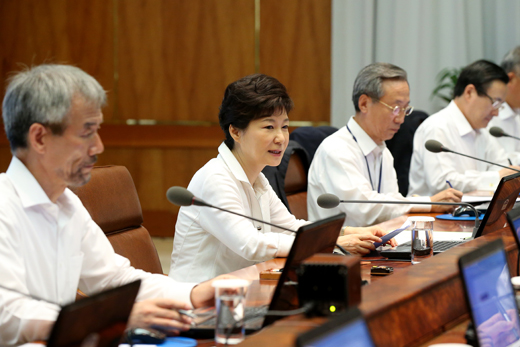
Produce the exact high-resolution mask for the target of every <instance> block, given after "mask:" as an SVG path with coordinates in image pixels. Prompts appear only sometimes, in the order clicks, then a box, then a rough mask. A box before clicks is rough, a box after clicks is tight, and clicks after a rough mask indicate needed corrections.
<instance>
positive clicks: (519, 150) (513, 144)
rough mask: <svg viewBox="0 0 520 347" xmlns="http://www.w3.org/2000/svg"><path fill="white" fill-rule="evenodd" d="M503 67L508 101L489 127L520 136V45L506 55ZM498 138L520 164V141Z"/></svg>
mask: <svg viewBox="0 0 520 347" xmlns="http://www.w3.org/2000/svg"><path fill="white" fill-rule="evenodd" d="M501 67H502V69H504V71H505V72H506V73H507V76H508V77H509V82H508V83H507V94H506V102H504V103H503V104H502V107H500V109H499V112H498V117H494V118H493V119H492V120H491V121H490V122H489V125H488V129H489V128H491V127H500V128H502V130H504V132H506V133H507V134H509V135H513V136H516V137H520V46H517V47H515V48H513V49H512V50H511V51H509V53H507V54H506V55H505V57H504V60H502V64H501ZM497 140H498V142H499V143H500V144H501V145H502V148H504V150H505V151H506V153H507V156H508V158H509V159H511V161H512V163H513V164H514V165H519V164H520V141H519V140H516V139H512V138H510V137H499V138H497Z"/></svg>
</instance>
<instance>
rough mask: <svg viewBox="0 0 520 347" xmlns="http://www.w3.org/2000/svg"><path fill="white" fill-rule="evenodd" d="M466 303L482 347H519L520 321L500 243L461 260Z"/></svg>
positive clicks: (460, 267)
mask: <svg viewBox="0 0 520 347" xmlns="http://www.w3.org/2000/svg"><path fill="white" fill-rule="evenodd" d="M459 269H460V275H461V277H462V282H463V284H464V292H465V297H466V302H467V304H468V308H469V311H470V315H471V320H472V322H473V326H474V327H475V333H476V337H477V342H478V345H479V346H497V347H505V346H520V320H519V317H518V307H517V303H516V300H515V292H514V290H513V286H512V284H511V275H510V272H509V266H508V265H507V258H506V253H505V251H504V245H503V243H502V240H501V239H498V240H495V241H493V242H490V243H488V244H485V245H484V246H482V247H480V248H478V249H476V250H474V251H472V252H470V253H467V254H465V255H464V256H462V257H461V258H460V259H459Z"/></svg>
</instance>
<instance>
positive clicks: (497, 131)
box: [489, 127, 520, 140]
mask: <svg viewBox="0 0 520 347" xmlns="http://www.w3.org/2000/svg"><path fill="white" fill-rule="evenodd" d="M489 133H490V134H491V135H493V136H494V137H510V138H513V139H516V140H520V137H516V136H513V135H509V134H508V133H506V132H505V131H504V130H502V128H500V127H491V128H490V129H489Z"/></svg>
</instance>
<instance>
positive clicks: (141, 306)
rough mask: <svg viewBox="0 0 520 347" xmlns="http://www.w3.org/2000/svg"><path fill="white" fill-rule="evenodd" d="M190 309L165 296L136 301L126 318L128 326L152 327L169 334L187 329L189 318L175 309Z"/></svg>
mask: <svg viewBox="0 0 520 347" xmlns="http://www.w3.org/2000/svg"><path fill="white" fill-rule="evenodd" d="M181 309H182V310H190V309H191V307H190V305H188V304H185V303H182V302H179V301H176V300H172V299H166V298H160V299H149V300H144V301H141V302H136V303H135V304H134V307H133V308H132V312H131V313H130V319H129V320H128V327H129V328H154V329H159V330H161V331H164V332H166V333H168V334H171V335H177V334H178V333H179V331H181V330H188V329H189V328H190V324H191V318H190V317H186V316H184V315H181V314H180V313H179V312H177V310H181Z"/></svg>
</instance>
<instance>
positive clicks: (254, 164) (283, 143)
mask: <svg viewBox="0 0 520 347" xmlns="http://www.w3.org/2000/svg"><path fill="white" fill-rule="evenodd" d="M235 131H236V135H237V136H234V138H235V148H234V149H233V150H234V151H236V155H238V158H239V159H238V160H239V161H240V163H241V164H242V166H244V165H246V166H247V169H248V168H251V169H256V170H258V168H259V170H260V171H261V170H262V169H263V168H264V167H265V166H266V165H269V166H278V165H279V164H280V162H281V160H282V157H283V153H284V152H285V149H286V148H287V145H288V143H289V117H287V112H285V110H283V111H275V112H274V113H273V114H272V115H271V116H269V117H264V118H259V119H255V120H253V121H251V122H250V123H249V125H248V126H247V128H246V129H244V130H235ZM244 169H246V167H244ZM246 171H247V170H246Z"/></svg>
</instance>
